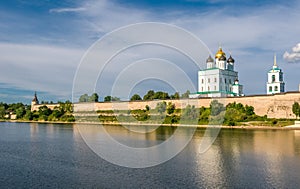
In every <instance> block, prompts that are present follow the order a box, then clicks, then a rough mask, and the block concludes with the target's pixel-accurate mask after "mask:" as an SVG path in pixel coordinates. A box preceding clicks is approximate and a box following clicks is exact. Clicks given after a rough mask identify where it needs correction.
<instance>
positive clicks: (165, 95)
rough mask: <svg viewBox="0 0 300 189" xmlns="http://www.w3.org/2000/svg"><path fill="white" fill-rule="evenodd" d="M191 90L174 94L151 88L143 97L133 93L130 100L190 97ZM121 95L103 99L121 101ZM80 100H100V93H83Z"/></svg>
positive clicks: (105, 100)
mask: <svg viewBox="0 0 300 189" xmlns="http://www.w3.org/2000/svg"><path fill="white" fill-rule="evenodd" d="M189 94H190V91H189V90H187V91H186V92H185V93H183V94H182V95H180V93H179V92H175V93H174V94H169V93H167V92H163V91H156V92H155V91H154V90H149V91H148V92H147V93H146V94H145V95H144V96H143V98H142V97H141V96H140V95H139V94H133V95H132V96H131V97H130V101H140V100H145V101H146V100H168V99H180V98H188V97H189ZM120 100H121V99H120V98H119V97H114V96H105V97H104V99H103V101H104V102H113V101H120ZM79 102H99V95H98V94H97V93H93V94H92V95H90V96H89V95H88V94H83V95H81V96H80V97H79Z"/></svg>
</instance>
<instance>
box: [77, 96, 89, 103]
mask: <svg viewBox="0 0 300 189" xmlns="http://www.w3.org/2000/svg"><path fill="white" fill-rule="evenodd" d="M88 101H89V95H88V94H83V95H81V96H80V97H79V102H88Z"/></svg>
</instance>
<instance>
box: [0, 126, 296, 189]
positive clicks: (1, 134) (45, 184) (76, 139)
mask: <svg viewBox="0 0 300 189" xmlns="http://www.w3.org/2000/svg"><path fill="white" fill-rule="evenodd" d="M105 129H106V130H107V131H109V132H110V131H111V133H114V135H116V136H118V137H119V138H120V139H123V140H124V141H126V139H127V138H128V137H129V138H128V140H130V141H131V143H132V144H134V143H141V144H144V143H147V144H151V145H155V144H157V143H160V142H162V139H164V138H168V137H169V136H168V135H172V133H173V132H174V128H172V127H160V128H159V129H157V130H156V131H155V132H154V134H153V135H155V137H151V136H150V137H149V136H147V137H136V136H135V135H128V134H127V135H126V134H124V128H122V127H119V126H105ZM187 129H188V128H187ZM204 132H205V129H200V128H199V129H197V130H196V132H195V133H194V136H193V138H192V140H191V141H190V142H189V143H188V145H187V146H186V147H185V148H184V150H183V151H181V152H180V153H179V154H178V155H177V156H175V157H174V158H172V159H171V160H169V161H167V162H165V163H162V164H159V165H157V166H154V167H149V168H138V169H137V168H126V167H121V166H118V165H114V164H112V163H110V162H108V161H106V160H104V159H102V158H100V157H99V156H98V155H97V154H96V153H94V152H93V151H92V150H91V149H90V148H89V147H88V146H87V144H86V143H85V141H84V140H83V138H82V137H81V135H80V134H79V132H78V131H77V129H76V128H75V126H74V125H72V124H64V125H62V124H37V123H6V122H2V123H0V150H1V151H0V188H299V186H300V131H294V130H263V129H257V130H246V129H222V130H221V131H220V133H219V134H218V137H217V138H216V140H215V141H214V143H213V144H212V146H211V147H210V148H209V149H208V150H207V151H206V152H205V153H200V152H199V143H200V142H201V139H202V138H203V136H204ZM187 133H188V132H187ZM122 136H124V137H122ZM112 150H113V149H112Z"/></svg>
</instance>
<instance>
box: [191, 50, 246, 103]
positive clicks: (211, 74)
mask: <svg viewBox="0 0 300 189" xmlns="http://www.w3.org/2000/svg"><path fill="white" fill-rule="evenodd" d="M234 62H235V61H234V59H233V58H232V57H231V55H230V56H229V58H228V59H227V58H226V54H225V53H224V52H223V50H222V48H221V47H219V50H218V52H217V53H216V55H215V59H213V58H212V57H211V56H210V55H209V57H208V58H207V60H206V69H204V70H200V71H199V72H198V92H196V93H192V94H190V98H199V97H227V96H244V94H243V86H242V85H240V84H239V80H238V72H236V71H234Z"/></svg>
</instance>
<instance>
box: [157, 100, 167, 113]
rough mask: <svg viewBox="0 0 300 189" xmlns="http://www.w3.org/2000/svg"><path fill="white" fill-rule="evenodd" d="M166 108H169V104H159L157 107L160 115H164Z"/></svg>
mask: <svg viewBox="0 0 300 189" xmlns="http://www.w3.org/2000/svg"><path fill="white" fill-rule="evenodd" d="M166 108H167V103H166V102H165V101H163V102H159V103H157V105H156V109H157V111H158V112H159V113H160V114H162V113H164V112H165V111H166Z"/></svg>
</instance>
